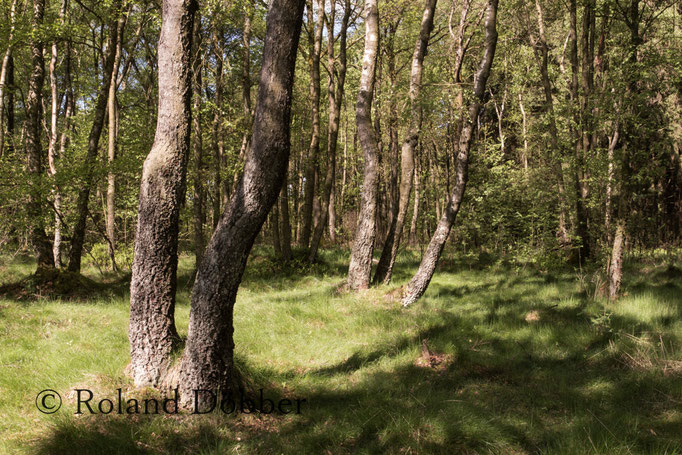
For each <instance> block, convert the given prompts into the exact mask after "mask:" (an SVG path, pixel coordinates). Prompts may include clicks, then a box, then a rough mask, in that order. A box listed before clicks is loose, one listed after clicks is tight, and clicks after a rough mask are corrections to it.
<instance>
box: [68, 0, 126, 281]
mask: <svg viewBox="0 0 682 455" xmlns="http://www.w3.org/2000/svg"><path fill="white" fill-rule="evenodd" d="M121 1H122V0H113V1H112V3H111V7H110V10H109V11H110V14H111V15H112V16H114V17H115V16H116V15H115V14H114V12H117V11H119V9H120V6H121ZM120 20H122V18H120V19H119V21H120ZM119 27H120V26H119V24H118V22H116V21H113V20H112V21H111V23H110V24H109V37H108V38H107V44H106V51H105V52H104V66H103V68H102V71H103V74H102V77H103V81H102V86H101V87H100V90H99V93H98V94H97V101H96V104H95V118H94V120H93V122H92V128H91V129H90V135H89V136H88V152H87V155H86V156H85V162H84V163H83V174H84V178H83V184H82V187H81V190H80V191H79V192H78V200H77V202H76V224H75V226H74V228H73V235H72V238H71V251H70V254H69V271H71V272H80V270H81V256H82V254H83V244H84V242H85V226H86V221H87V216H88V200H89V199H90V188H91V187H92V179H93V174H94V167H95V161H96V160H97V151H98V148H99V139H100V136H101V134H102V129H103V127H104V117H105V115H106V111H107V101H108V98H109V87H110V86H109V84H110V83H111V79H112V77H111V76H112V74H113V70H114V59H115V57H116V42H117V36H118V29H119Z"/></svg>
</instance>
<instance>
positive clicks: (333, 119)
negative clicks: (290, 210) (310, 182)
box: [308, 0, 351, 262]
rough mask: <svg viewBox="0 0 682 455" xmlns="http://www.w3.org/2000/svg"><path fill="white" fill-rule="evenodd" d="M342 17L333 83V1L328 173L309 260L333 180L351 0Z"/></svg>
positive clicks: (329, 39) (317, 240) (323, 225)
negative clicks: (337, 67) (337, 65)
mask: <svg viewBox="0 0 682 455" xmlns="http://www.w3.org/2000/svg"><path fill="white" fill-rule="evenodd" d="M344 8H345V10H344V13H343V19H342V21H341V36H340V37H339V69H338V73H337V75H336V79H337V81H336V84H334V70H333V68H334V13H335V11H336V8H335V2H332V5H331V11H330V13H329V22H328V23H327V35H328V37H327V57H328V59H329V60H328V65H329V85H328V87H327V91H328V96H329V126H328V129H327V161H328V164H327V173H326V175H325V177H324V190H323V191H324V193H323V195H322V207H321V209H320V211H321V213H320V222H319V223H317V226H316V227H315V233H314V234H313V240H312V243H311V244H310V251H309V253H308V260H309V261H311V262H312V261H314V260H315V257H316V256H317V250H318V248H319V247H320V241H321V240H322V235H323V234H324V231H325V229H327V218H328V216H329V214H330V208H331V205H330V203H331V197H332V192H333V189H334V181H335V180H336V148H337V143H338V139H339V123H340V121H341V105H342V103H343V93H344V84H345V81H346V36H347V31H348V21H349V19H350V13H351V8H350V0H346V2H345V5H344Z"/></svg>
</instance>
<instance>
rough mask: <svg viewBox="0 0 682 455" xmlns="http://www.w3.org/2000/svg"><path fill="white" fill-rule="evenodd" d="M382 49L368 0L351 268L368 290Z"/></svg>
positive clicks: (353, 283)
mask: <svg viewBox="0 0 682 455" xmlns="http://www.w3.org/2000/svg"><path fill="white" fill-rule="evenodd" d="M378 49H379V10H378V8H377V0H365V51H364V54H363V56H362V72H361V75H360V89H359V91H358V101H357V105H356V108H355V121H356V124H357V134H358V139H359V141H360V147H362V151H363V154H364V157H365V175H364V178H363V181H362V193H361V198H360V213H359V215H358V224H357V229H356V231H355V239H354V241H353V252H352V254H351V258H350V265H349V266H348V287H349V288H350V289H354V290H357V289H367V288H369V281H370V276H371V273H372V253H373V252H374V240H375V238H376V207H377V192H378V183H379V175H378V169H377V167H378V155H379V150H378V144H377V137H376V132H375V131H374V127H373V126H372V99H373V96H374V70H375V67H376V60H377V51H378Z"/></svg>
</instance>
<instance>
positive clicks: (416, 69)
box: [374, 0, 437, 284]
mask: <svg viewBox="0 0 682 455" xmlns="http://www.w3.org/2000/svg"><path fill="white" fill-rule="evenodd" d="M436 1H437V0H426V2H425V5H424V14H423V16H422V22H421V28H420V31H419V37H418V38H417V43H416V44H415V47H414V54H413V55H412V71H411V73H410V93H409V96H410V111H411V117H410V126H409V128H408V131H407V135H406V137H405V140H404V142H403V147H402V151H401V161H400V192H399V196H398V212H397V214H396V216H395V217H394V218H393V220H392V221H391V227H390V230H389V232H388V237H387V238H386V242H385V243H384V249H383V251H382V252H381V258H380V259H379V264H378V265H377V270H376V272H375V274H374V283H375V284H376V283H384V284H388V283H389V282H390V281H391V277H392V275H393V267H394V265H395V260H396V257H397V256H398V248H399V247H400V240H401V237H402V233H403V228H404V226H405V219H406V218H407V210H408V207H409V203H410V194H411V193H412V181H413V180H414V177H413V175H414V150H415V148H416V147H417V142H418V141H419V133H420V129H421V128H420V127H421V121H420V119H421V106H420V104H419V101H420V100H419V92H420V90H421V83H422V74H423V72H424V57H425V56H426V50H427V48H428V46H429V38H430V37H431V30H433V16H434V13H435V10H436Z"/></svg>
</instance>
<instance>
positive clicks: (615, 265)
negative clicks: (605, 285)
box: [609, 218, 625, 301]
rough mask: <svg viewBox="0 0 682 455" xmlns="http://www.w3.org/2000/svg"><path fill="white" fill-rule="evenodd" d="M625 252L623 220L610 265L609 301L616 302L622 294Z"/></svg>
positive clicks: (619, 226)
mask: <svg viewBox="0 0 682 455" xmlns="http://www.w3.org/2000/svg"><path fill="white" fill-rule="evenodd" d="M624 250H625V222H624V220H623V219H622V218H621V219H619V220H618V224H617V226H616V234H615V235H614V237H613V249H612V250H611V263H610V265H609V299H610V300H611V301H614V300H616V299H617V298H618V295H619V293H620V284H621V282H622V280H623V251H624Z"/></svg>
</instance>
